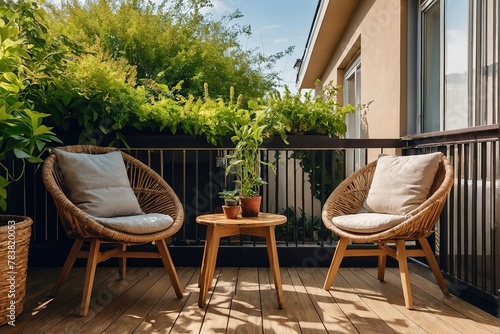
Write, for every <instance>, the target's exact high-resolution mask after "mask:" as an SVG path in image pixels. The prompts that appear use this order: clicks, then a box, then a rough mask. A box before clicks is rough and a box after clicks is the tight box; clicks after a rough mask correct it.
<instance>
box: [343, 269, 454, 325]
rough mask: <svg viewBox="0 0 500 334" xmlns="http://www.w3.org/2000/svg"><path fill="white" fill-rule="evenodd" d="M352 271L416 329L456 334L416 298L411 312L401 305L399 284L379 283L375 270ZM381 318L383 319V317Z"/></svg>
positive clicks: (401, 298)
mask: <svg viewBox="0 0 500 334" xmlns="http://www.w3.org/2000/svg"><path fill="white" fill-rule="evenodd" d="M353 271H354V272H355V275H357V276H358V277H359V278H360V279H362V280H363V281H364V282H366V283H367V284H368V285H369V286H370V288H371V289H373V290H374V291H379V292H380V293H381V294H382V295H383V296H384V298H385V299H386V300H387V303H389V304H391V305H392V306H394V307H395V308H396V309H397V310H398V311H399V312H401V313H402V314H403V315H404V316H405V317H406V318H407V321H408V322H413V323H415V324H417V325H418V327H420V328H421V329H423V330H424V331H425V332H427V333H432V332H435V333H443V334H445V333H449V334H453V333H456V330H455V329H454V328H452V327H450V326H449V325H448V324H447V323H446V322H445V321H443V320H442V319H441V318H439V317H438V316H437V315H436V314H434V313H433V312H431V311H430V310H429V309H428V308H427V307H426V306H425V303H424V302H423V301H422V300H421V299H420V298H418V297H416V296H415V298H414V302H415V308H414V309H413V310H409V309H407V308H406V306H404V305H403V303H404V302H403V292H402V291H401V282H399V285H394V284H391V283H389V282H380V281H379V280H378V279H376V278H375V275H376V274H377V272H376V269H375V268H364V269H356V270H354V269H353ZM412 278H413V277H412ZM381 317H382V318H383V317H384V316H381ZM408 328H413V325H411V326H408Z"/></svg>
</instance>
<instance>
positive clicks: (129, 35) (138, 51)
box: [51, 0, 292, 98]
mask: <svg viewBox="0 0 500 334" xmlns="http://www.w3.org/2000/svg"><path fill="white" fill-rule="evenodd" d="M210 6H211V4H210V1H207V0H188V1H186V0H172V1H162V2H161V3H159V4H155V3H153V2H150V1H147V0H100V1H93V0H87V1H79V0H69V1H66V2H64V3H63V4H62V6H61V8H57V7H52V10H51V14H52V15H51V17H52V22H51V30H52V32H53V34H54V35H57V34H63V35H66V36H68V37H69V38H71V39H72V40H74V41H75V42H76V43H78V44H80V45H83V46H84V48H86V49H88V48H90V47H91V46H92V45H94V44H101V46H102V50H103V52H105V53H107V54H109V55H110V56H111V57H112V59H115V60H118V59H119V58H123V59H126V61H127V62H128V63H129V64H130V65H132V66H134V67H136V69H137V78H138V80H139V81H141V80H143V79H153V80H156V81H157V82H158V83H161V84H166V85H168V86H170V87H173V86H175V85H177V84H178V83H179V82H181V81H182V82H183V84H182V90H181V92H180V93H182V95H184V96H189V95H193V96H195V97H201V96H203V91H204V89H203V85H204V84H205V83H207V82H208V83H210V87H211V91H212V95H213V96H215V97H222V96H224V95H225V94H227V92H228V91H229V89H230V87H234V88H235V89H236V90H237V91H244V92H245V96H246V97H247V98H255V97H259V96H263V95H264V94H265V93H266V92H268V91H270V90H271V89H273V88H274V87H275V86H276V84H277V83H278V78H279V77H278V73H277V72H276V71H275V70H274V69H273V66H274V64H275V63H276V60H277V59H279V58H281V57H284V56H286V55H287V54H289V53H290V52H291V51H292V49H287V50H285V51H283V52H280V53H277V54H274V55H271V56H265V55H263V54H262V53H261V52H259V50H253V49H251V50H246V49H243V47H242V46H241V45H240V43H239V39H238V38H239V37H240V36H245V35H250V34H251V28H250V27H249V26H240V25H239V24H238V23H236V21H237V19H239V18H241V17H242V16H243V14H242V13H241V12H240V11H235V12H234V13H232V14H230V15H227V16H225V17H223V18H222V19H221V20H219V21H215V20H214V19H213V18H212V17H211V16H209V15H208V14H203V13H204V9H205V8H207V7H210Z"/></svg>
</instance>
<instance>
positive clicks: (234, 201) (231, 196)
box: [219, 188, 240, 219]
mask: <svg viewBox="0 0 500 334" xmlns="http://www.w3.org/2000/svg"><path fill="white" fill-rule="evenodd" d="M238 193H239V189H238V188H236V189H234V190H228V189H224V190H223V191H221V192H220V193H219V196H220V198H222V199H224V205H223V206H222V210H223V211H224V214H225V215H226V218H228V219H235V218H236V217H238V215H239V213H240V206H239V196H238Z"/></svg>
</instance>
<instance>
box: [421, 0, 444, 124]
mask: <svg viewBox="0 0 500 334" xmlns="http://www.w3.org/2000/svg"><path fill="white" fill-rule="evenodd" d="M440 26H441V16H440V6H439V2H438V1H435V2H434V3H432V4H431V5H428V6H427V7H424V8H423V10H422V29H423V32H422V53H423V56H422V84H421V91H422V95H421V99H422V103H421V105H422V110H421V119H420V128H421V129H422V131H423V132H432V131H439V130H440V124H441V122H440V113H439V110H440V109H441V94H440V90H441V88H440V86H441V80H440V79H441V75H440V73H441V65H440V63H441V57H440V54H441V51H440V47H441V35H440Z"/></svg>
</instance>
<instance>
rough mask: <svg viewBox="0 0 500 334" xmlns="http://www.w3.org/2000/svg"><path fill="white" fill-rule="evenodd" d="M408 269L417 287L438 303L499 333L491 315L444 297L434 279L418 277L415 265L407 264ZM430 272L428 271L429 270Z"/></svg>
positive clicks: (498, 322)
mask: <svg viewBox="0 0 500 334" xmlns="http://www.w3.org/2000/svg"><path fill="white" fill-rule="evenodd" d="M409 266H410V268H412V270H413V271H415V274H413V276H414V280H415V281H416V282H417V283H418V285H419V286H422V287H423V288H422V290H423V291H425V292H427V293H429V294H430V295H431V296H433V297H434V298H437V299H438V300H439V301H441V302H443V303H444V304H446V305H448V306H450V307H452V308H453V309H455V310H457V311H458V312H460V313H462V314H463V315H464V316H466V317H467V318H470V319H472V320H474V321H477V322H480V323H483V324H487V325H488V326H492V329H493V332H496V333H498V332H500V330H499V328H500V320H499V319H498V318H496V317H494V316H492V315H491V314H489V313H487V312H485V311H483V310H481V309H479V308H477V307H475V306H474V305H471V304H469V303H467V302H466V301H465V300H463V299H460V298H458V297H456V296H453V295H450V296H445V295H443V293H442V292H441V291H440V289H439V288H438V287H437V285H436V283H435V281H434V278H433V277H432V276H430V277H431V281H429V280H427V279H425V278H424V277H423V276H422V275H420V272H421V271H422V267H421V266H418V265H415V264H411V263H410V264H409ZM429 272H430V270H429Z"/></svg>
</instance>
